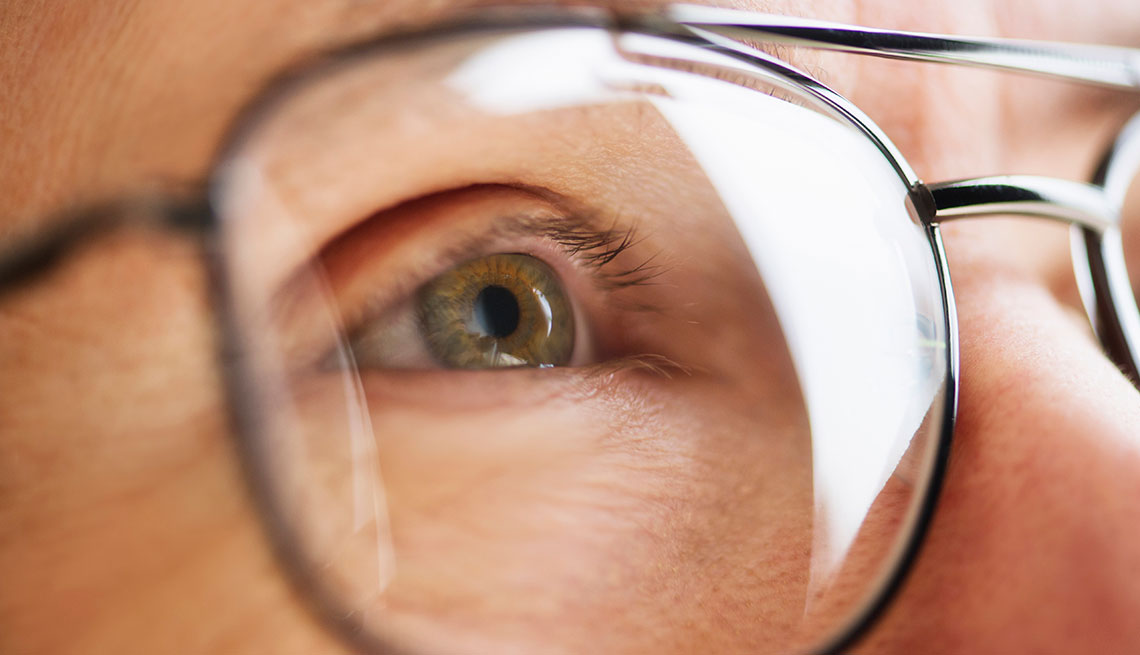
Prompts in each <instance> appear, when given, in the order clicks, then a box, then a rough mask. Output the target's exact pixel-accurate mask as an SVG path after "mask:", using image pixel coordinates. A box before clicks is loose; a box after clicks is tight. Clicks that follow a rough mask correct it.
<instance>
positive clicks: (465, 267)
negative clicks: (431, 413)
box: [416, 254, 574, 368]
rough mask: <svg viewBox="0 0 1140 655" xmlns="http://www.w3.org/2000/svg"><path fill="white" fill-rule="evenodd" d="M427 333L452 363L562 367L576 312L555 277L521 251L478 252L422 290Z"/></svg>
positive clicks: (435, 351)
mask: <svg viewBox="0 0 1140 655" xmlns="http://www.w3.org/2000/svg"><path fill="white" fill-rule="evenodd" d="M416 304H417V308H416V309H417V312H418V314H419V325H420V328H421V330H422V332H423V338H424V340H425V341H426V342H427V345H428V350H429V351H430V353H431V355H432V357H434V358H435V360H436V361H438V362H439V363H440V364H441V365H443V366H446V367H448V368H498V367H504V366H542V367H546V366H562V365H565V364H566V363H567V362H569V361H570V356H571V354H572V352H573V349H574V315H573V312H572V310H571V309H570V301H569V299H568V298H567V296H566V292H565V290H564V289H563V288H562V283H561V281H560V280H559V279H558V276H557V274H556V273H555V272H554V271H553V270H551V268H550V267H549V266H547V265H546V264H545V263H544V262H542V261H541V260H539V259H537V258H535V257H531V256H529V255H522V254H502V255H491V256H488V257H480V258H479V259H475V260H472V261H469V262H467V263H465V264H462V265H460V266H457V267H455V268H453V269H452V270H450V271H448V272H446V273H444V274H443V275H440V276H439V277H437V278H435V279H434V280H432V281H431V282H429V283H427V284H425V285H424V286H423V287H422V288H421V289H420V291H419V293H418V294H417V298H416Z"/></svg>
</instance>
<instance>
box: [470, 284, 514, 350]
mask: <svg viewBox="0 0 1140 655" xmlns="http://www.w3.org/2000/svg"><path fill="white" fill-rule="evenodd" d="M475 320H476V322H478V324H479V327H480V328H481V329H482V330H483V333H484V334H486V335H488V336H492V337H495V338H496V339H502V338H504V337H509V336H510V335H511V334H513V333H514V331H515V330H517V329H518V327H519V301H518V299H517V298H515V294H513V293H511V292H510V290H508V289H506V288H505V287H500V286H498V285H491V286H488V287H486V288H484V289H483V290H482V291H480V292H479V295H478V296H476V298H475Z"/></svg>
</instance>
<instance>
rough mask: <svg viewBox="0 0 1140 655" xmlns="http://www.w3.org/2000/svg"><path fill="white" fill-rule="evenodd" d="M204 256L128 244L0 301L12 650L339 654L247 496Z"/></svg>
mask: <svg viewBox="0 0 1140 655" xmlns="http://www.w3.org/2000/svg"><path fill="white" fill-rule="evenodd" d="M196 257H197V253H196V251H195V250H194V248H192V247H189V245H188V244H186V243H183V242H180V241H179V240H178V239H177V238H173V237H171V238H166V237H161V238H160V237H157V236H155V235H154V234H152V233H145V232H142V233H133V232H132V233H129V234H126V233H124V234H117V235H115V236H114V237H112V238H110V239H105V240H103V241H100V242H98V244H97V246H96V247H95V248H93V249H92V250H91V251H87V252H83V253H80V254H79V255H77V256H76V257H75V259H72V260H68V263H67V264H66V265H64V266H63V267H62V268H60V269H58V270H56V271H55V272H54V273H53V274H51V275H49V276H48V277H46V278H45V279H44V280H42V283H41V284H39V285H37V286H36V287H35V288H34V290H33V293H29V294H22V293H17V294H12V295H6V296H4V297H2V298H0V453H2V454H0V580H3V581H4V582H3V584H0V635H3V636H2V637H0V650H4V651H5V652H15V653H140V652H162V651H164V650H168V649H169V648H170V639H171V635H174V634H181V635H191V636H188V637H186V639H185V641H184V642H183V643H182V645H181V646H180V650H182V651H183V652H202V651H204V650H206V649H208V648H210V647H211V646H210V645H211V644H212V645H214V647H217V644H225V646H224V648H223V649H224V650H225V651H226V652H231V653H243V652H264V650H265V648H266V647H267V646H266V644H270V643H273V640H274V639H276V638H278V637H280V638H282V639H287V640H289V641H290V642H291V643H295V644H298V645H299V646H298V647H300V648H308V650H302V652H317V650H318V649H322V648H323V649H325V650H323V651H321V652H335V651H332V650H328V649H329V648H331V644H330V643H328V640H327V638H325V636H324V633H322V632H321V631H320V630H319V629H318V628H317V627H316V625H315V624H313V623H312V622H311V621H310V620H309V619H308V617H307V616H306V615H305V613H304V612H303V610H302V609H301V608H300V607H299V606H298V605H296V604H295V603H294V601H293V598H292V596H291V594H290V591H289V589H288V588H287V587H286V586H285V585H284V583H283V581H282V580H281V578H280V576H279V574H278V573H277V570H276V568H275V566H274V564H273V562H272V560H271V559H270V556H269V551H268V549H267V548H266V547H265V543H264V539H263V536H262V534H261V531H260V527H259V525H258V522H257V520H256V516H255V515H254V514H253V512H252V511H251V507H249V504H248V503H247V501H246V498H247V491H246V488H245V486H244V484H243V481H242V478H241V476H240V473H239V471H238V467H237V461H236V458H235V457H234V454H233V449H232V443H231V442H230V441H229V437H228V434H227V430H226V421H225V412H224V410H223V407H222V405H221V398H220V394H219V393H218V392H217V389H218V380H217V379H216V374H215V371H214V370H213V367H212V366H211V365H210V362H211V361H212V357H211V356H209V355H208V353H210V352H211V351H212V349H213V347H214V346H213V344H212V340H211V336H210V327H209V326H210V323H209V319H208V314H207V313H206V310H205V305H206V303H205V301H204V299H203V296H204V292H203V285H202V275H201V270H200V267H199V264H198V261H197V259H196ZM140 271H145V272H146V274H145V275H140V274H139V272H140ZM203 355H206V357H204V358H203ZM159 363H161V365H160V364H159ZM282 624H287V626H288V629H287V630H282V627H281V626H282ZM61 625H66V626H67V629H60V626H61ZM302 644H303V645H304V646H300V645H302ZM274 650H275V652H286V651H285V650H282V649H276V648H275V649H274Z"/></svg>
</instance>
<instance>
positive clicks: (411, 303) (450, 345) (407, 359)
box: [301, 188, 668, 371]
mask: <svg viewBox="0 0 1140 655" xmlns="http://www.w3.org/2000/svg"><path fill="white" fill-rule="evenodd" d="M635 223H636V221H635V219H631V218H628V217H626V218H623V219H622V221H621V222H618V221H617V220H616V219H614V218H611V217H610V216H609V215H603V214H595V213H593V212H591V211H590V210H587V209H583V208H576V209H571V208H568V207H561V206H559V205H558V203H557V202H551V201H548V200H546V199H540V198H536V197H535V196H533V195H532V194H530V193H529V192H523V191H519V190H511V189H505V188H473V189H464V190H456V191H450V192H444V193H441V194H436V195H434V196H432V197H427V198H423V199H419V200H417V201H415V202H412V203H408V204H406V205H404V206H401V207H397V208H393V209H392V210H390V211H387V212H385V213H384V214H383V215H380V216H377V217H375V220H373V221H370V222H366V224H364V225H362V226H360V229H359V230H356V231H353V232H350V233H347V234H345V235H343V237H342V238H341V239H339V240H338V241H337V242H335V243H333V244H332V245H330V247H328V248H327V249H326V250H325V252H324V253H323V254H322V255H321V262H322V264H321V265H322V267H323V268H324V270H326V271H327V272H328V279H329V280H330V283H331V285H332V287H333V295H334V296H336V305H337V308H338V312H339V313H340V314H341V317H342V319H341V321H340V324H341V325H342V328H341V329H340V334H341V335H342V338H343V339H344V342H343V343H344V344H345V346H346V352H345V355H347V358H348V360H351V362H352V363H354V364H355V366H356V367H357V368H358V369H360V370H366V371H383V370H405V371H407V370H429V369H504V368H516V367H518V368H524V367H525V368H551V367H563V366H571V367H583V366H589V365H591V364H601V363H618V362H621V361H625V360H627V359H630V358H637V357H645V356H659V355H662V354H663V353H661V352H660V351H659V350H658V348H659V345H660V344H659V341H660V340H659V339H655V338H647V337H649V336H651V335H650V334H649V333H647V332H646V328H645V324H646V318H647V315H648V314H650V313H652V312H653V311H654V310H655V309H658V308H659V306H660V302H661V301H662V298H661V297H660V294H661V291H662V289H661V287H660V286H659V285H658V284H657V283H658V282H659V280H658V278H659V276H660V275H661V274H663V273H665V272H666V271H667V269H668V263H667V261H666V260H665V257H664V256H663V255H661V253H660V250H659V249H658V247H657V245H655V244H653V243H652V240H650V239H642V238H641V237H640V236H635ZM301 313H304V312H303V310H302V311H301ZM653 334H656V331H654V333H653ZM334 345H335V344H330V343H328V342H326V343H324V344H321V345H319V346H317V345H316V344H314V347H316V348H319V349H321V350H324V351H325V359H324V360H323V361H325V362H332V361H335V357H332V353H329V352H328V350H329V349H330V348H331V347H333V346H334ZM345 363H347V360H346V361H345ZM631 363H632V362H631Z"/></svg>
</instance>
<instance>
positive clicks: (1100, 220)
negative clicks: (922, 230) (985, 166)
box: [928, 175, 1116, 233]
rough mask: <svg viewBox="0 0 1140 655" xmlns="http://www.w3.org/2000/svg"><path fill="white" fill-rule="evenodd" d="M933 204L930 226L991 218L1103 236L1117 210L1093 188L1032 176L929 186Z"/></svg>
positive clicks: (1098, 188) (983, 178)
mask: <svg viewBox="0 0 1140 655" xmlns="http://www.w3.org/2000/svg"><path fill="white" fill-rule="evenodd" d="M928 189H929V190H930V193H931V196H932V197H933V200H934V207H935V211H934V216H933V217H932V218H931V219H930V222H931V223H943V222H946V221H949V220H955V219H959V218H973V217H978V216H989V215H995V214H1018V215H1022V216H1036V217H1040V218H1049V219H1052V220H1056V221H1061V222H1063V223H1068V224H1070V225H1076V226H1079V227H1082V228H1085V229H1088V230H1092V231H1094V232H1098V233H1103V232H1104V231H1105V230H1107V229H1108V228H1110V227H1112V226H1113V225H1114V224H1115V223H1116V220H1115V216H1116V210H1115V209H1114V208H1113V207H1112V206H1111V203H1110V201H1109V199H1108V197H1107V196H1106V195H1105V193H1104V190H1103V189H1102V188H1101V187H1099V186H1096V185H1094V184H1087V183H1084V182H1072V181H1069V180H1061V179H1056V178H1051V177H1038V176H1034V175H1001V176H995V177H978V178H972V179H968V180H955V181H952V182H942V183H939V184H931V185H929V186H928Z"/></svg>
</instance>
